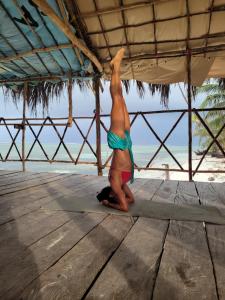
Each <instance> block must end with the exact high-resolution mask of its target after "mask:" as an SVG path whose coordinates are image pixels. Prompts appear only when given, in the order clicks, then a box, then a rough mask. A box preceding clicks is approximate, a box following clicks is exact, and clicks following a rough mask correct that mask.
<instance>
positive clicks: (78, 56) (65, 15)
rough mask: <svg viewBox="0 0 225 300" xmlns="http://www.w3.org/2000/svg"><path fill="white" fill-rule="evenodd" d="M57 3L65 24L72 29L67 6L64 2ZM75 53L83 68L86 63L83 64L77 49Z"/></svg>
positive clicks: (59, 0)
mask: <svg viewBox="0 0 225 300" xmlns="http://www.w3.org/2000/svg"><path fill="white" fill-rule="evenodd" d="M57 3H58V6H59V9H60V12H61V14H62V16H63V19H64V22H65V23H66V25H68V26H69V27H70V23H69V21H68V18H67V14H66V11H65V6H64V3H63V1H62V0H57ZM74 51H75V54H76V56H77V58H78V60H79V62H80V64H81V66H83V64H84V62H83V60H82V58H81V56H80V52H79V51H78V49H77V48H75V49H74Z"/></svg>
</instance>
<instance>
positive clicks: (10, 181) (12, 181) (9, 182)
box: [0, 173, 55, 190]
mask: <svg viewBox="0 0 225 300" xmlns="http://www.w3.org/2000/svg"><path fill="white" fill-rule="evenodd" d="M51 177H55V174H54V173H48V174H42V173H33V174H32V173H31V174H24V175H23V176H21V175H19V176H16V177H13V178H11V177H10V178H5V177H4V178H3V179H2V180H0V190H4V189H5V188H9V187H11V186H17V183H20V182H24V181H30V180H32V179H43V178H51Z"/></svg>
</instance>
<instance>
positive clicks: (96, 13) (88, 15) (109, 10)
mask: <svg viewBox="0 0 225 300" xmlns="http://www.w3.org/2000/svg"><path fill="white" fill-rule="evenodd" d="M166 1H168V0H150V1H142V2H140V3H137V4H128V5H120V6H118V7H112V8H107V9H102V10H96V11H94V12H88V13H83V14H80V17H82V18H91V17H96V16H99V15H106V14H111V13H116V12H121V11H124V10H128V9H134V8H140V7H146V6H150V5H153V4H157V3H159V2H166Z"/></svg>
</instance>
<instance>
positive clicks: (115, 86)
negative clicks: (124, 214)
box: [97, 48, 134, 211]
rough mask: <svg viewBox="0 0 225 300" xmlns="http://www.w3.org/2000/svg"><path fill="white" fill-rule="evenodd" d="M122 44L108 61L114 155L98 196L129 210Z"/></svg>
mask: <svg viewBox="0 0 225 300" xmlns="http://www.w3.org/2000/svg"><path fill="white" fill-rule="evenodd" d="M124 51H125V50H124V48H121V49H120V50H119V51H118V52H117V54H116V56H115V57H114V58H113V60H112V61H111V63H110V65H111V68H112V77H111V82H110V93H111V97H112V110H111V126H110V130H109V132H108V135H107V140H108V145H109V147H110V148H112V149H113V158H112V162H111V168H110V170H109V182H110V187H106V188H104V189H103V190H102V191H101V193H99V194H98V196H97V198H98V199H99V201H102V204H103V205H106V206H109V207H112V208H115V209H118V210H122V211H128V206H129V204H131V203H133V202H134V197H133V194H132V192H131V190H130V189H129V187H128V185H127V182H128V181H129V180H130V181H131V182H132V181H133V174H134V161H133V154H132V149H131V147H132V142H131V138H130V119H129V114H128V112H127V107H126V104H125V100H124V98H123V94H122V86H121V80H120V64H121V60H122V59H123V56H124Z"/></svg>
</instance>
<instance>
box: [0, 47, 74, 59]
mask: <svg viewBox="0 0 225 300" xmlns="http://www.w3.org/2000/svg"><path fill="white" fill-rule="evenodd" d="M72 47H73V45H72V44H70V43H69V44H61V45H55V46H51V47H44V48H37V49H32V50H30V51H25V52H22V53H18V54H15V55H11V56H7V57H2V58H0V62H8V61H12V60H18V59H21V58H24V57H25V56H26V57H27V56H31V55H34V54H36V53H43V52H50V51H54V50H60V49H67V48H72Z"/></svg>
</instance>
